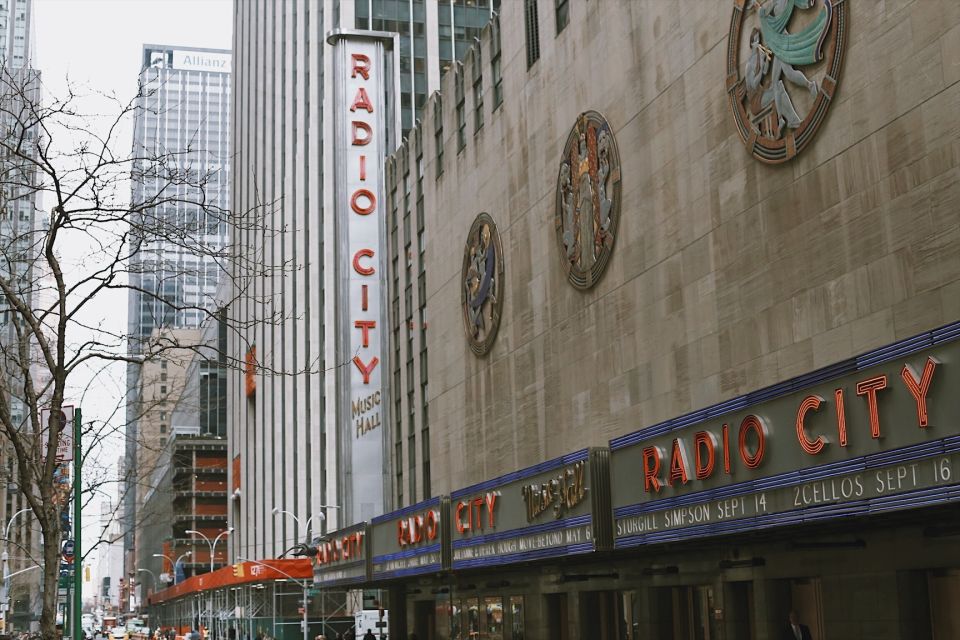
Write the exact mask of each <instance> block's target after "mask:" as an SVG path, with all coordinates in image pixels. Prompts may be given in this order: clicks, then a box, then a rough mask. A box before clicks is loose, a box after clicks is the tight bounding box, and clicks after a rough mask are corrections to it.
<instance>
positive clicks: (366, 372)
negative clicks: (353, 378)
mask: <svg viewBox="0 0 960 640" xmlns="http://www.w3.org/2000/svg"><path fill="white" fill-rule="evenodd" d="M379 363H380V358H378V357H377V356H373V359H371V360H370V364H366V365H365V364H363V360H361V359H360V356H353V364H355V365H357V369H359V370H360V373H361V374H363V384H370V374H371V373H373V370H374V369H376V368H377V365H378V364H379Z"/></svg>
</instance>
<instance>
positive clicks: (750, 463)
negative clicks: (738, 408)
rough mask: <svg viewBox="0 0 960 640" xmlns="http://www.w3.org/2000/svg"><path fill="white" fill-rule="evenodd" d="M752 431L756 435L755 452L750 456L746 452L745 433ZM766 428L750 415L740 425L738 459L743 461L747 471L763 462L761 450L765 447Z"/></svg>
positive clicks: (758, 419)
mask: <svg viewBox="0 0 960 640" xmlns="http://www.w3.org/2000/svg"><path fill="white" fill-rule="evenodd" d="M748 431H753V432H755V433H756V434H757V450H756V451H755V452H754V453H753V455H752V456H751V455H750V453H749V452H748V451H747V432H748ZM766 431H767V429H766V427H765V426H764V425H763V421H762V420H761V419H760V418H758V417H757V416H755V415H753V414H750V415H749V416H747V417H746V418H744V419H743V422H741V423H740V459H741V460H743V464H744V466H746V467H747V469H756V468H757V467H759V466H760V463H761V462H763V449H764V446H765V445H766V435H767V434H766Z"/></svg>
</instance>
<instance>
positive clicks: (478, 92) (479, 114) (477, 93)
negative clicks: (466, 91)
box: [473, 40, 483, 133]
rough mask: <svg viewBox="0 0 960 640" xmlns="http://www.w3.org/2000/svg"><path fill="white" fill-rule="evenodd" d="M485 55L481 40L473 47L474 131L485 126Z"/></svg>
mask: <svg viewBox="0 0 960 640" xmlns="http://www.w3.org/2000/svg"><path fill="white" fill-rule="evenodd" d="M482 58H483V56H481V55H480V41H479V40H477V43H476V44H475V45H474V47H473V132H474V133H476V132H477V131H480V129H482V128H483V60H482Z"/></svg>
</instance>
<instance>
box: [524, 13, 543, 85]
mask: <svg viewBox="0 0 960 640" xmlns="http://www.w3.org/2000/svg"><path fill="white" fill-rule="evenodd" d="M523 16H524V22H525V24H526V28H527V69H529V68H530V67H532V66H533V63H534V62H536V61H537V60H539V59H540V18H539V16H538V15H537V0H524V7H523Z"/></svg>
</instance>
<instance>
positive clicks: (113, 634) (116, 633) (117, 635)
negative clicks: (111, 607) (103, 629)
mask: <svg viewBox="0 0 960 640" xmlns="http://www.w3.org/2000/svg"><path fill="white" fill-rule="evenodd" d="M126 637H127V628H126V627H125V626H124V625H117V626H115V627H114V628H113V629H110V640H125V639H126Z"/></svg>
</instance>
